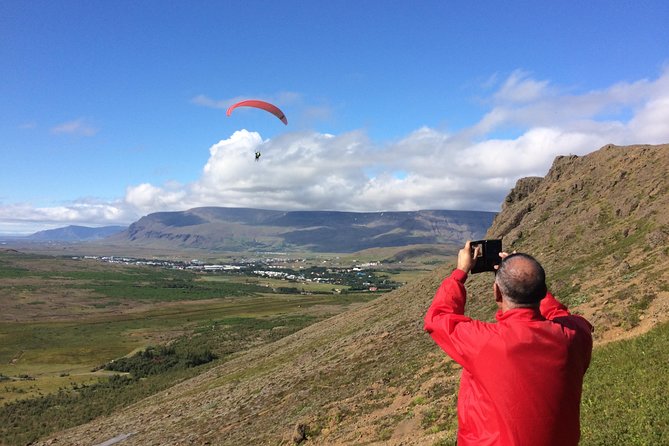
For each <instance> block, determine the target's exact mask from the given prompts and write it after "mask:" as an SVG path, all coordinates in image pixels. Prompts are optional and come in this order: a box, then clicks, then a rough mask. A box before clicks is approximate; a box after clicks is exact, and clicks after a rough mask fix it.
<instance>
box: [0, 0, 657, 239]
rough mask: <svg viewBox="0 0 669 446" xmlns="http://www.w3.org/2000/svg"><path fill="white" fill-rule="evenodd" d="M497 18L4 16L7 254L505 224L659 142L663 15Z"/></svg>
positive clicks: (32, 7)
mask: <svg viewBox="0 0 669 446" xmlns="http://www.w3.org/2000/svg"><path fill="white" fill-rule="evenodd" d="M506 3H507V2H493V1H488V2H454V1H419V2H381V1H365V2H360V1H329V2H306V1H301V2H297V1H282V2H272V1H236V2H233V1H227V2H223V1H211V2H205V1H198V2H186V1H183V2H162V1H160V2H159V1H141V2H137V1H114V2H104V1H58V2H52V1H14V0H7V1H4V2H2V3H0V60H1V61H2V63H1V64H0V97H2V101H0V160H1V169H2V175H0V233H5V234H9V233H30V232H34V231H37V230H41V229H47V228H53V227H59V226H66V225H69V224H82V225H88V226H101V225H107V224H128V223H131V222H132V221H135V220H136V219H137V218H139V217H141V216H142V215H146V214H148V213H150V212H156V211H166V210H184V209H188V208H190V207H196V206H243V207H258V208H272V209H288V210H289V209H314V210H315V209H330V210H346V211H383V210H417V209H427V208H431V209H435V208H438V209H479V210H498V209H499V206H500V203H501V202H502V200H503V198H504V196H505V195H506V194H507V193H508V191H509V190H510V188H511V187H513V185H514V184H515V181H516V180H517V179H518V178H520V177H523V176H528V175H544V174H545V173H546V171H547V170H548V168H549V167H550V164H551V162H552V160H553V159H554V157H555V156H556V155H560V154H569V153H574V154H586V153H588V152H591V151H594V150H596V149H598V148H599V147H601V146H602V145H604V144H607V143H614V144H620V145H624V144H635V143H651V144H659V143H668V142H669V126H667V125H666V123H667V122H669V30H668V29H669V27H667V26H666V24H667V23H668V22H669V3H668V2H666V1H635V2H632V1H589V2H581V1H578V2H577V1H561V2H529V1H523V2H510V3H511V4H506ZM246 98H258V99H264V100H269V101H271V102H273V103H275V104H276V105H278V106H279V107H281V108H282V110H283V111H284V112H285V113H286V115H287V116H288V120H289V125H288V126H284V125H283V124H281V122H279V121H278V120H276V119H275V118H273V117H272V116H271V115H268V114H265V113H263V112H260V111H257V110H249V109H238V110H236V111H235V113H233V115H232V116H230V117H226V115H225V110H226V108H227V107H228V106H229V105H230V104H232V103H233V102H234V101H235V100H238V99H246ZM255 150H260V151H261V152H262V153H263V156H262V158H261V160H260V162H258V163H256V162H254V160H253V152H254V151H255Z"/></svg>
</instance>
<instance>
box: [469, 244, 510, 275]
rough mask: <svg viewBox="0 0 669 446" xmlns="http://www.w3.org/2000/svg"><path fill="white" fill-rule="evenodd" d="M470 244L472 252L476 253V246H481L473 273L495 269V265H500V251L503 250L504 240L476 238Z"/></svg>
mask: <svg viewBox="0 0 669 446" xmlns="http://www.w3.org/2000/svg"><path fill="white" fill-rule="evenodd" d="M470 246H471V249H472V253H474V248H476V247H477V246H480V247H481V249H480V250H479V253H478V256H477V257H476V263H475V264H474V267H473V268H472V270H471V273H472V274H476V273H482V272H484V271H495V266H496V265H499V263H500V262H501V260H502V259H501V258H500V257H499V253H500V252H502V241H501V240H497V239H492V240H475V241H473V242H471V243H470Z"/></svg>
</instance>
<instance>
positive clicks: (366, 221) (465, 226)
mask: <svg viewBox="0 0 669 446" xmlns="http://www.w3.org/2000/svg"><path fill="white" fill-rule="evenodd" d="M494 216H495V213H493V212H481V211H448V210H423V211H415V212H334V211H293V212H285V211H273V210H263V209H247V208H221V207H203V208H195V209H190V210H187V211H181V212H157V213H154V214H149V215H147V216H145V217H142V218H141V219H140V220H138V221H137V222H135V223H133V224H131V225H130V226H129V227H128V229H127V230H126V231H124V232H121V233H119V234H117V235H115V236H114V237H112V238H110V239H108V240H109V241H113V242H114V243H124V244H126V243H127V244H129V245H132V246H135V247H137V246H142V247H148V248H171V249H174V248H196V249H210V250H222V251H223V250H224V251H248V250H255V251H258V250H260V251H263V250H264V251H266V250H306V251H314V252H355V251H359V250H363V249H367V248H377V247H388V246H406V245H417V244H447V243H461V242H462V241H463V240H466V239H468V238H471V239H474V238H480V237H481V236H482V235H483V234H485V231H486V230H487V229H488V228H489V227H490V224H491V223H492V220H493V218H494Z"/></svg>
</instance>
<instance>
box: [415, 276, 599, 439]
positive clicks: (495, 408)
mask: <svg viewBox="0 0 669 446" xmlns="http://www.w3.org/2000/svg"><path fill="white" fill-rule="evenodd" d="M465 280H467V274H466V273H464V272H463V271H461V270H458V269H456V270H454V271H453V273H452V274H451V276H450V277H448V278H446V279H445V280H444V281H443V282H442V284H441V286H440V287H439V290H438V291H437V293H436V295H435V296H434V301H433V302H432V305H431V306H430V308H429V310H428V311H427V314H426V315H425V330H426V331H427V332H428V333H430V336H432V339H434V341H435V342H436V343H437V344H438V345H439V346H440V347H441V348H442V349H443V350H444V351H445V352H446V353H447V354H448V355H449V356H450V357H451V358H453V359H454V360H455V361H457V362H458V363H459V364H460V365H462V367H463V370H462V377H461V379H460V393H459V395H458V446H466V445H516V446H543V445H556V446H557V445H559V446H567V445H575V444H578V440H579V438H580V435H581V433H580V421H579V410H580V403H581V388H582V385H583V375H584V374H585V371H586V370H587V368H588V365H589V364H590V355H591V352H592V334H591V332H592V326H591V325H590V323H589V322H588V321H586V320H585V319H584V318H582V317H580V316H576V315H572V314H570V313H569V311H568V310H567V307H565V306H564V305H562V304H561V303H560V302H558V301H557V300H556V299H555V298H554V297H553V296H552V295H551V294H550V293H547V294H546V297H545V298H544V299H543V300H542V301H541V306H540V309H539V310H536V309H531V308H519V309H513V310H509V311H505V312H504V313H502V312H501V311H498V312H497V316H496V318H497V323H487V322H481V321H477V320H474V319H471V318H469V317H466V316H464V311H465V301H466V296H467V293H466V290H465V285H464V283H465Z"/></svg>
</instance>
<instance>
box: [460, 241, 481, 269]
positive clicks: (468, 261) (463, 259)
mask: <svg viewBox="0 0 669 446" xmlns="http://www.w3.org/2000/svg"><path fill="white" fill-rule="evenodd" d="M471 243H472V242H471V240H467V243H465V247H464V248H462V249H461V250H460V251H459V252H458V266H457V268H458V269H459V270H461V271H464V272H465V273H467V274H469V271H471V270H472V268H473V267H474V264H475V263H476V257H478V256H479V254H480V252H481V246H479V245H477V246H476V247H475V248H474V251H472V245H471Z"/></svg>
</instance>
